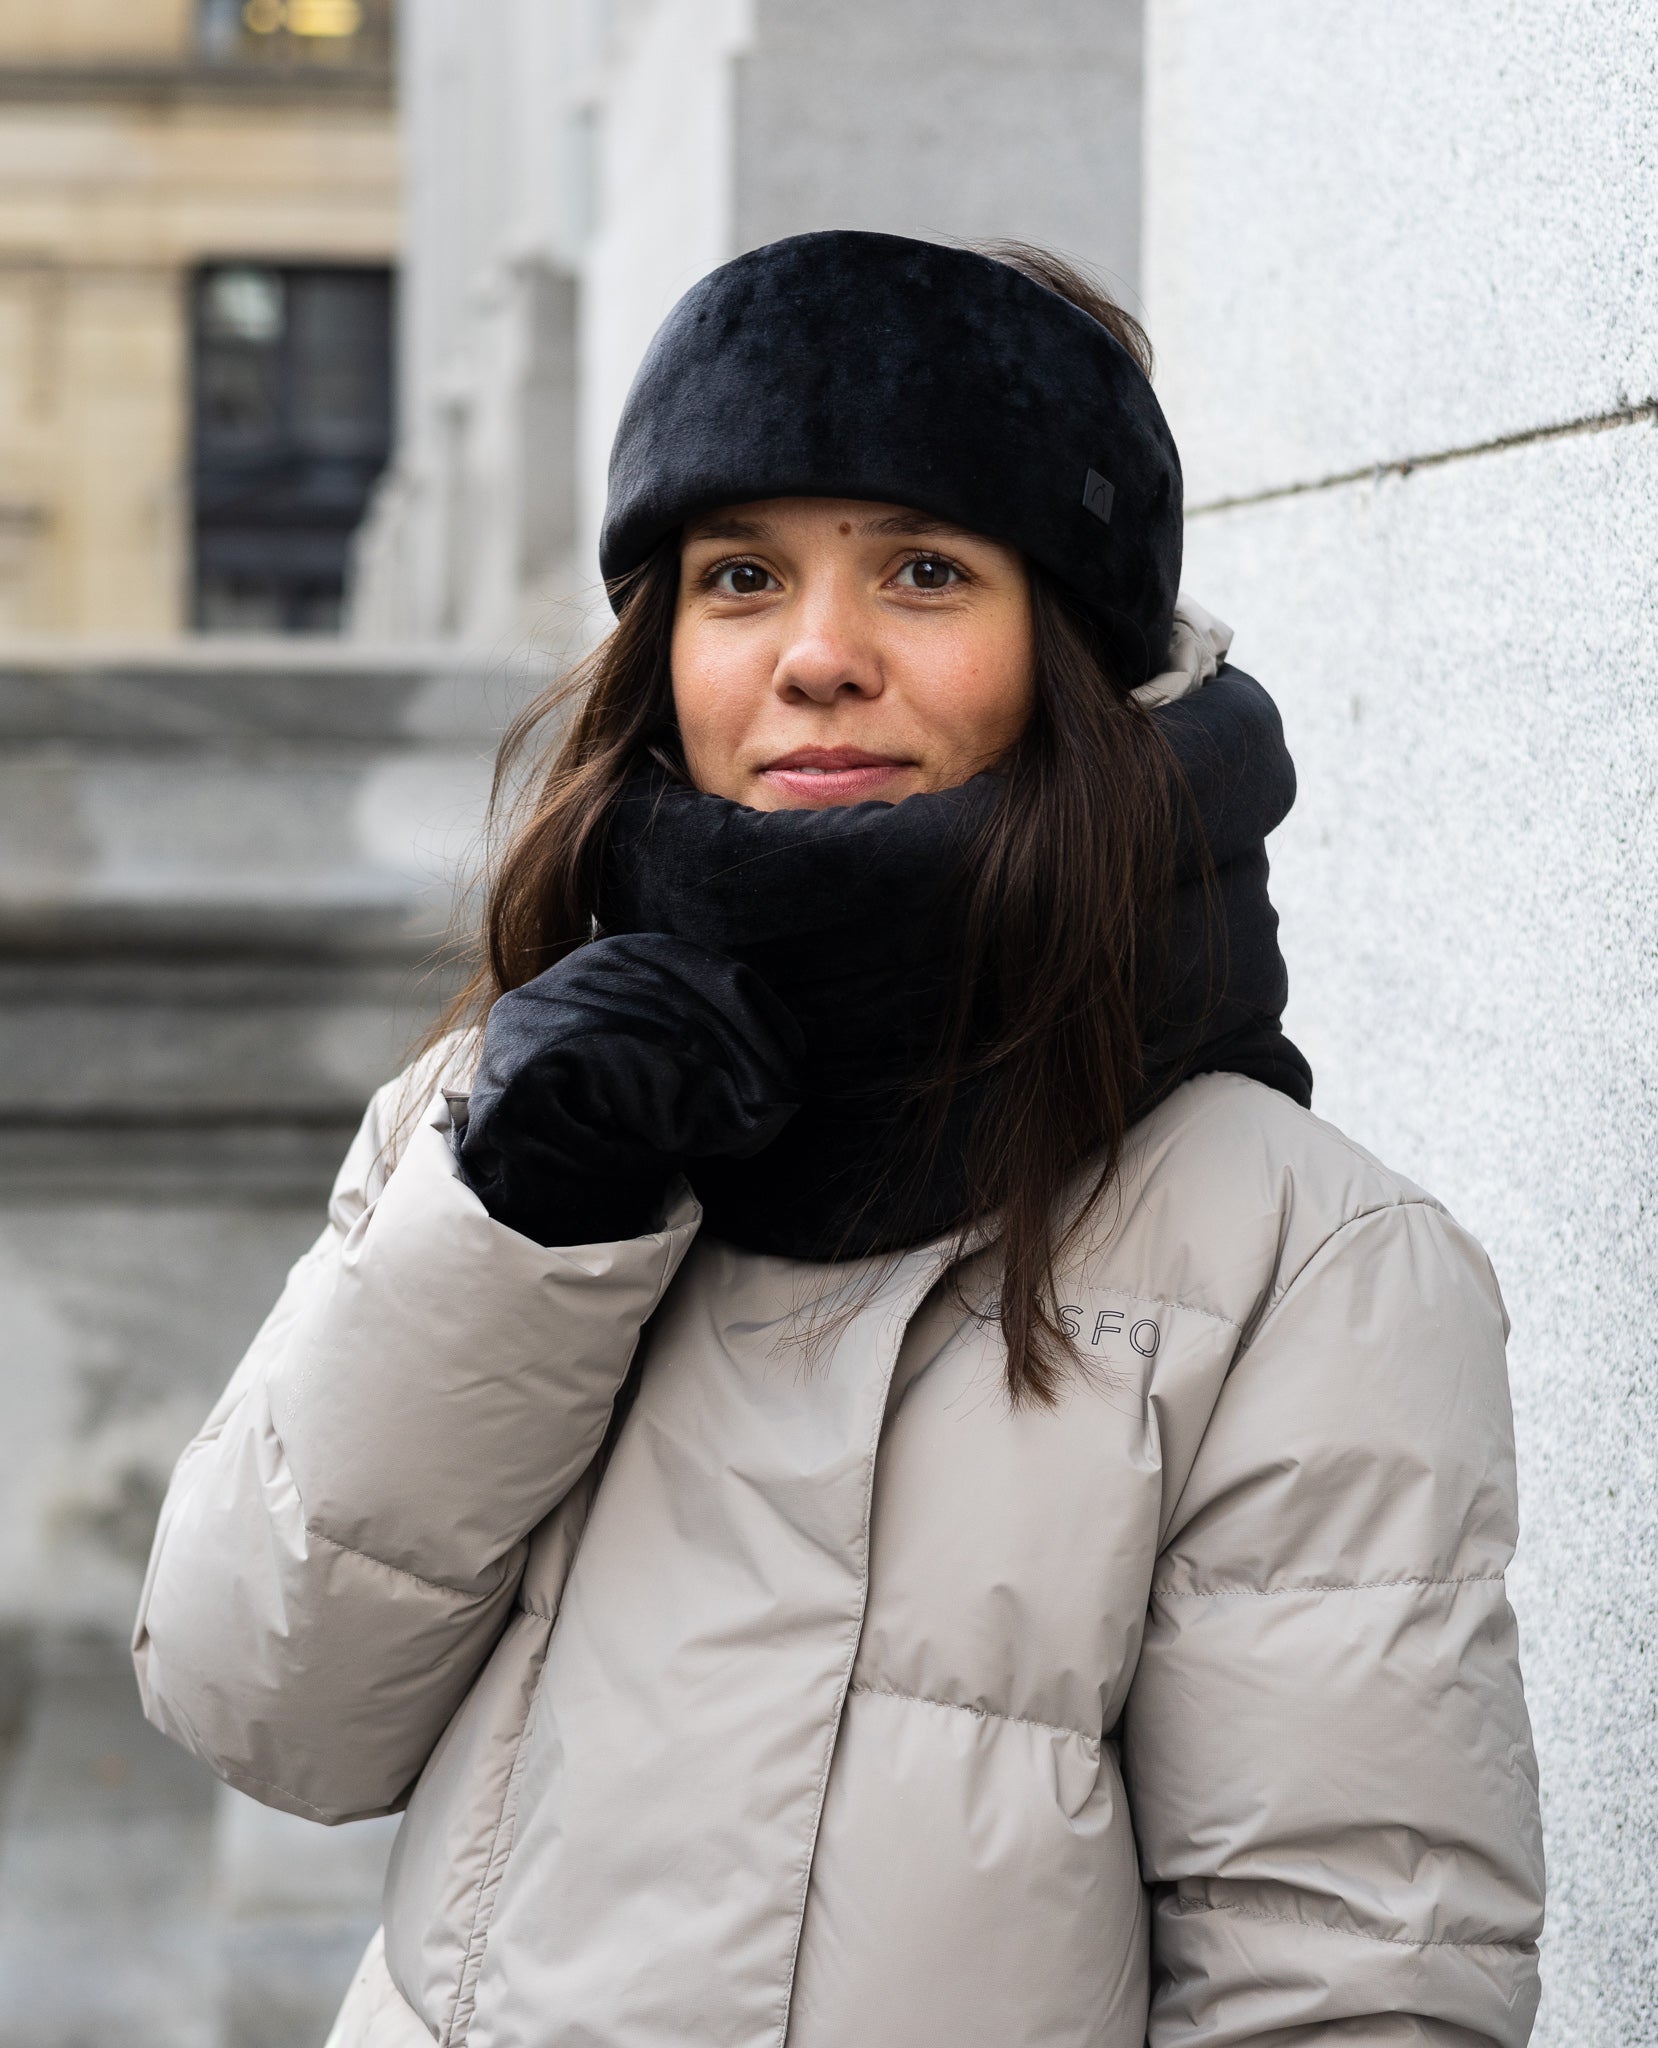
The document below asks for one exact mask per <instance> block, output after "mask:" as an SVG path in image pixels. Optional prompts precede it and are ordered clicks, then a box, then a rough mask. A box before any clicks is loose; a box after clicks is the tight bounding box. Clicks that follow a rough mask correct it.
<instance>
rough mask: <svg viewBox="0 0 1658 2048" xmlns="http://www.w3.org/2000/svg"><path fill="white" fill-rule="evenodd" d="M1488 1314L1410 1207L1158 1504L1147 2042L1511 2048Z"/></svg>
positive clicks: (1355, 1255) (1535, 1843)
mask: <svg viewBox="0 0 1658 2048" xmlns="http://www.w3.org/2000/svg"><path fill="white" fill-rule="evenodd" d="M1505 1335H1506V1319H1505V1317H1504V1315H1503V1310H1502V1305H1501V1301H1500V1299H1499V1297H1498V1294H1497V1290H1496V1283H1495V1280H1494V1279H1493V1278H1492V1275H1491V1271H1490V1267H1489V1265H1488V1263H1487V1261H1486V1259H1485V1257H1484V1254H1483V1253H1482V1252H1481V1250H1480V1248H1479V1246H1478V1245H1477V1244H1476V1243H1475V1242H1474V1240H1473V1239H1472V1238H1471V1237H1469V1236H1468V1234H1467V1233H1466V1232H1465V1231H1463V1230H1461V1229H1460V1228H1459V1227H1458V1226H1457V1225H1456V1224H1455V1223H1454V1222H1453V1221H1452V1220H1451V1219H1450V1218H1449V1217H1448V1216H1446V1215H1445V1214H1444V1212H1443V1211H1442V1210H1440V1209H1438V1208H1437V1207H1435V1206H1434V1205H1432V1204H1431V1203H1429V1202H1427V1201H1425V1200H1409V1201H1402V1202H1399V1203H1397V1204H1394V1205H1391V1206H1385V1207H1382V1208H1379V1209H1377V1210H1374V1211H1372V1212H1370V1213H1367V1214H1364V1215H1361V1216H1358V1217H1355V1218H1354V1219H1352V1220H1351V1221H1349V1222H1348V1223H1346V1224H1345V1225H1344V1226H1343V1227H1341V1228H1340V1229H1338V1230H1336V1231H1334V1232H1333V1233H1332V1234H1331V1235H1330V1236H1328V1237H1327V1238H1326V1239H1325V1240H1324V1242H1323V1243H1322V1245H1321V1246H1320V1248H1319V1249H1318V1250H1317V1251H1316V1252H1315V1253H1314V1254H1313V1255H1312V1257H1310V1258H1309V1259H1308V1260H1307V1261H1306V1262H1305V1264H1304V1265H1303V1266H1302V1267H1301V1269H1300V1270H1299V1272H1297V1273H1296V1274H1295V1275H1294V1277H1293V1278H1292V1279H1291V1280H1290V1282H1289V1284H1288V1285H1287V1286H1285V1287H1284V1288H1283V1290H1282V1292H1281V1294H1280V1295H1279V1296H1278V1298H1277V1299H1276V1300H1275V1301H1274V1302H1271V1303H1269V1304H1268V1306H1267V1308H1266V1311H1265V1313H1264V1314H1263V1316H1262V1317H1261V1319H1260V1321H1259V1323H1258V1326H1257V1328H1256V1330H1255V1332H1254V1334H1253V1336H1252V1337H1251V1338H1250V1339H1249V1340H1248V1341H1247V1342H1246V1344H1245V1345H1244V1347H1243V1348H1242V1350H1241V1352H1240V1355H1239V1356H1238V1357H1237V1359H1236V1360H1235V1362H1234V1364H1233V1367H1232V1370H1231V1372H1230V1374H1229V1376H1228V1379H1227V1382H1226V1384H1225V1387H1224V1389H1223V1391H1222V1393H1221V1395H1220V1398H1219V1400H1218V1402H1217V1404H1216V1406H1215V1409H1214V1412H1213V1415H1212V1417H1211V1420H1210V1423H1209V1426H1208V1428H1207V1431H1206V1433H1205V1436H1204V1438H1203V1441H1202V1443H1201V1446H1200V1448H1199V1451H1198V1454H1197V1456H1196V1459H1195V1462H1194V1463H1193V1465H1192V1468H1191V1470H1190V1474H1189V1476H1188V1478H1187V1480H1186V1482H1185V1484H1184V1486H1183V1487H1182V1488H1181V1490H1180V1492H1179V1496H1178V1498H1177V1500H1176V1501H1175V1503H1174V1504H1173V1509H1172V1513H1171V1515H1170V1519H1169V1526H1168V1528H1167V1531H1166V1534H1165V1540H1164V1542H1163V1546H1162V1550H1161V1555H1160V1559H1159V1563H1158V1568H1157V1571H1156V1575H1155V1580H1154V1585H1153V1592H1152V1599H1151V1607H1150V1614H1149V1617H1148V1623H1147V1634H1146V1637H1145V1643H1144V1648H1143V1652H1142V1655H1141V1659H1140V1662H1139V1666H1138V1669H1137V1672H1136V1675H1135V1679H1134V1683H1133V1686H1132V1689H1131V1694H1130V1698H1129V1702H1128V1706H1127V1710H1126V1717H1125V1725H1124V1731H1123V1734H1124V1761H1125V1768H1126V1773H1127V1779H1128V1787H1129V1795H1130V1801H1131V1805H1132V1809H1133V1813H1134V1819H1135V1826H1136V1831H1137V1835H1138V1839H1139V1843H1140V1849H1141V1856H1142V1864H1143V1871H1144V1875H1145V1878H1146V1881H1147V1883H1148V1885H1149V1886H1150V1887H1151V1890H1152V1901H1153V1936H1152V1939H1153V1948H1154V1964H1155V1971H1154V1982H1155V1985H1156V1989H1155V1992H1154V1999H1153V2006H1152V2014H1151V2021H1150V2027H1149V2036H1148V2038H1149V2042H1150V2044H1151V2048H1187V2044H1196V2043H1199V2042H1201V2043H1203V2044H1204V2048H1245V2044H1248V2048H1266V2044H1268V2043H1271V2044H1272V2048H1288V2044H1290V2043H1295V2044H1298V2048H1299V2044H1301V2043H1306V2044H1307V2048H1313V2044H1323V2043H1324V2042H1335V2041H1341V2042H1351V2043H1363V2044H1365V2048H1383V2044H1388V2048H1392V2044H1395V2043H1405V2042H1410V2043H1419V2044H1427V2043H1432V2044H1434V2048H1453V2044H1455V2048H1493V2044H1495V2048H1521V2044H1523V2043H1524V2042H1525V2041H1526V2040H1527V2039H1528V2037H1529V2035H1530V2031H1531V2023H1532V2018H1533V2015H1534V2012H1535V2009H1536V2003H1537V1950H1536V1942H1537V1937H1538V1934H1539V1931H1540V1928H1541V1922H1542V1881H1543V1870H1542V1847H1541V1831H1540V1825H1539V1819H1538V1802H1537V1775H1536V1766H1535V1763H1534V1760H1533V1754H1532V1745H1531V1735H1530V1729H1529V1725H1528V1722H1527V1716H1526V1709H1525V1702H1524V1698H1523V1696H1522V1692H1521V1686H1520V1673H1519V1664H1518V1656H1517V1644H1516V1632H1515V1625H1514V1618H1513V1615H1512V1613H1511V1612H1510V1609H1509V1605H1508V1600H1507V1597H1506V1594H1505V1592H1504V1586H1503V1572H1504V1568H1505V1566H1506V1565H1507V1563H1508V1561H1509V1558H1510V1556H1511V1554H1512V1551H1513V1547H1514V1539H1515V1520H1516V1516H1515V1491H1514V1452H1513V1440H1512V1423H1511V1417H1510V1410H1509V1399H1508V1383H1507V1378H1506V1372H1505V1366H1504V1357H1503V1344H1504V1338H1505Z"/></svg>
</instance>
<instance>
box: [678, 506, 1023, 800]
mask: <svg viewBox="0 0 1658 2048" xmlns="http://www.w3.org/2000/svg"><path fill="white" fill-rule="evenodd" d="M1034 667H1035V663H1034V658H1033V647H1032V629H1031V601H1030V580H1029V578H1028V576H1027V575H1026V573H1025V565H1024V561H1023V559H1022V557H1021V556H1020V555H1019V553H1018V552H1017V550H1015V549H1013V548H1008V547H1003V546H1002V545H1001V544H1000V542H998V541H993V540H986V539H985V538H984V537H983V536H982V535H981V534H976V533H968V532H966V531H965V530H964V529H963V528H961V527H957V526H951V525H950V524H949V523H948V522H947V521H944V520H939V519H935V518H933V517H932V516H931V515H930V514H928V513H921V512H912V511H908V510H906V509H905V508H904V507H903V506H901V505H873V504H865V503H863V502H861V501H859V500H856V499H840V498H773V499H768V500H766V501H765V502H763V503H758V504H749V505H731V506H727V507H725V508H724V509H723V510H721V511H718V512H712V513H709V514H707V515H706V516H705V517H702V518H699V519H694V520H692V521H691V522H690V523H689V525H687V527H686V529H685V535H684V539H683V542H682V544H681V548H680V565H679V597H678V601H677V606H676V609H675V613H674V632H673V688H674V707H675V710H676V711H677V713H678V715H679V729H680V733H681V736H682V738H683V741H684V746H685V762H686V766H687V767H688V768H689V770H690V773H691V779H692V781H693V782H694V783H695V784H696V785H697V787H698V788H699V789H705V790H709V791H711V792H712V793H713V794H714V795H716V796H723V797H729V798H730V799H731V800H732V801H733V802H734V803H739V804H746V805H748V806H749V807H750V808H751V809H753V810H757V811H782V810H819V809H823V808H825V807H827V806H829V805H831V804H855V803H863V802H864V801H866V800H867V799H868V798H871V797H875V798H879V799H881V800H882V801H884V802H888V803H899V802H901V801H902V800H903V799H904V798H905V797H907V796H914V795H916V794H917V793H918V792H919V791H921V790H931V789H949V788H952V787H954V785H955V784H957V783H960V782H966V781H967V780H968V779H969V777H971V776H973V775H976V774H977V773H978V772H979V770H980V769H981V768H986V767H988V766H989V765H990V764H991V763H992V762H993V761H995V760H996V759H997V758H998V756H999V755H1001V754H1002V753H1003V752H1004V751H1005V750H1006V749H1007V748H1008V747H1009V746H1010V745H1011V744H1012V743H1013V741H1014V740H1016V739H1017V738H1018V737H1019V735H1020V733H1021V732H1022V731H1023V730H1024V728H1025V725H1026V722H1027V721H1028V719H1029V717H1030V713H1031V704H1032V701H1033V695H1034V688H1035V685H1034Z"/></svg>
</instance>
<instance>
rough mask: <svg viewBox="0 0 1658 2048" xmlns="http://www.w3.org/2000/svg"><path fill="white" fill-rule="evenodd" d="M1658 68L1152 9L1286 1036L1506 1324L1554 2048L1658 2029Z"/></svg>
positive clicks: (1159, 319)
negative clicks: (1269, 708) (1453, 1220)
mask: <svg viewBox="0 0 1658 2048" xmlns="http://www.w3.org/2000/svg"><path fill="white" fill-rule="evenodd" d="M1655 76H1658V16H1655V15H1654V13H1653V11H1652V9H1651V8H1650V7H1645V6H1641V5H1639V4H1633V0H1587V4H1569V0H1532V4H1529V5H1518V4H1514V0H1470V4H1468V5H1465V6H1460V7H1445V6H1442V5H1438V4H1435V0H1352V4H1350V5H1347V6H1344V7H1338V8H1332V7H1328V6H1323V5H1319V4H1316V0H1152V5H1151V6H1150V8H1149V11H1148V29H1147V87H1148V99H1147V134H1148V158H1147V182H1148V206H1147V247H1146V265H1147V272H1146V274H1147V298H1148V302H1149V306H1150V313H1151V328H1152V337H1153V340H1154V342H1155V343H1156V344H1157V346H1158V348H1159V351H1160V354H1161V359H1162V366H1163V368H1162V390H1163V396H1164V399H1165V402H1166V403H1167V405H1168V407H1169V411H1170V414H1171V417H1172V419H1173V422H1174V426H1175V431H1176V433H1177V435H1178V437H1179V440H1180V443H1181V447H1182V450H1183V452H1184V455H1185V459H1186V465H1187V489H1188V508H1189V525H1188V533H1187V562H1188V567H1187V577H1186V581H1187V586H1188V588H1189V589H1190V590H1191V591H1192V592H1193V593H1194V595H1196V596H1198V597H1199V598H1201V599H1202V601H1203V602H1204V603H1206V604H1208V605H1210V606H1211V607H1213V608H1215V609H1217V610H1218V611H1220V612H1221V613H1222V614H1223V615H1224V616H1225V617H1226V618H1228V619H1230V620H1231V622H1232V623H1233V625H1234V626H1235V627H1236V629H1237V640H1236V643H1235V645H1234V649H1233V652H1234V656H1235V658H1236V659H1237V661H1238V662H1239V664H1240V665H1241V666H1242V667H1244V668H1245V669H1248V670H1250V671H1252V672H1253V673H1255V674H1257V675H1259V676H1260V677H1261V678H1262V680H1263V681H1264V682H1265V683H1266V684H1267V686H1268V687H1269V688H1270V689H1271V690H1272V691H1273V693H1274V694H1275V696H1276V697H1277V699H1278V701H1279V703H1280V705H1281V707H1282V709H1283V712H1284V719H1285V724H1286V727H1287V729H1288V732H1289V737H1290V742H1291V746H1292V748H1293V750H1294V752H1295V755H1296V759H1297V763H1298V766H1299V770H1300V776H1301V787H1302V794H1301V798H1300V801H1299V804H1298V806H1297V809H1296V811H1295V813H1294V814H1293V816H1292V818H1291V820H1290V822H1289V823H1288V825H1287V826H1286V827H1285V828H1284V830H1283V831H1282V832H1281V833H1280V834H1279V835H1278V837H1277V838H1276V839H1275V841H1274V867H1275V878H1274V893H1275V895H1276V897H1277V900H1278V902H1279V904H1280V906H1281V908H1282V911H1283V917H1284V939H1285V950H1286V952H1287V954H1288V957H1289V961H1290V970H1291V977H1292V1006H1291V1016H1290V1024H1291V1028H1292V1030H1293V1032H1294V1034H1295V1036H1296V1037H1297V1038H1298V1039H1299V1040H1300V1041H1301V1043H1302V1044H1303V1045H1304V1046H1305V1048H1306V1050H1307V1052H1308V1053H1309V1055H1310V1057H1311V1059H1312V1063H1313V1066H1314V1069H1315V1071H1316V1074H1317V1098H1316V1103H1317V1107H1318V1109H1319V1110H1320V1111H1321V1112H1322V1113H1323V1114H1324V1115H1326V1116H1328V1117H1330V1118H1332V1119H1333V1120H1334V1121H1335V1122H1336V1123H1338V1124H1339V1125H1341V1126H1342V1127H1343V1128H1344V1129H1346V1130H1347V1131H1349V1132H1350V1133H1351V1134H1352V1135H1353V1136H1354V1137H1355V1138H1357V1139H1358V1140H1359V1141H1360V1142H1361V1143H1363V1144H1365V1145H1367V1146H1369V1147H1371V1148H1372V1149H1374V1150H1375V1151H1377V1152H1379V1153H1381V1154H1382V1155H1383V1156H1384V1157H1385V1158H1387V1159H1388V1160H1389V1161H1390V1162H1391V1163H1393V1164H1395V1165H1397V1166H1399V1167H1401V1168H1402V1169H1403V1170H1404V1171H1405V1172H1407V1173H1409V1174H1412V1175H1414V1176H1415V1177H1416V1178H1418V1179H1420V1180H1421V1181H1422V1182H1424V1183H1425V1184H1426V1185H1427V1186H1428V1187H1429V1188H1430V1189H1431V1190H1433V1191H1434V1192H1435V1193H1436V1194H1437V1195H1439V1196H1440V1197H1441V1198H1442V1199H1443V1200H1444V1201H1446V1202H1447V1203H1448V1204H1449V1206H1450V1207H1451V1208H1452V1209H1453V1210H1454V1211H1455V1212H1456V1213H1457V1214H1458V1215H1459V1216H1460V1217H1461V1218H1462V1219H1463V1220H1464V1221H1465V1222H1466V1223H1468V1224H1469V1225H1470V1226H1471V1227H1472V1228H1473V1229H1474V1230H1475V1231H1476V1232H1477V1233H1478V1234H1479V1236H1480V1237H1481V1238H1482V1239H1483V1241H1484V1242H1485V1244H1486V1246H1487V1247H1488V1248H1489V1250H1490V1252H1491V1254H1492V1257H1493V1259H1494V1261H1495V1264H1496V1267H1497V1271H1498V1275H1499V1277H1500V1279H1501V1281H1502V1285H1503V1288H1504V1292H1505V1295H1506V1297H1507V1301H1508V1306H1509V1310H1510V1313H1511V1315H1512V1317H1513V1324H1514V1329H1513V1337H1512V1344H1511V1359H1512V1370H1513V1380H1514V1394H1515V1407H1516V1419H1517V1424H1518V1431H1519V1444H1520V1461H1521V1466H1520V1483H1521V1511H1522V1521H1523V1528H1522V1539H1521V1549H1520V1557H1519V1564H1518V1568H1517V1570H1516V1572H1515V1575H1514V1595H1515V1604H1516V1606H1517V1608H1518V1610H1519V1614H1520V1623H1521V1630H1522V1641H1523V1647H1524V1653H1525V1660H1526V1670H1527V1676H1528V1681H1529V1692H1530V1699H1531V1705H1532V1712H1533V1716H1534V1719H1535V1722H1536V1728H1537V1735H1538V1741H1539V1749H1540V1754H1541V1760H1542V1770H1543V1790H1544V1807H1545V1817H1546V1825H1547V1830H1548V1842H1549V1859H1550V1877H1551V1905H1550V1919H1549V1928H1548V1933H1547V1936H1546V1940H1545V1985H1546V1990H1545V2001H1544V2009H1543V2016H1542V2019H1541V2021H1540V2023H1539V2028H1538V2033H1537V2037H1536V2038H1537V2040H1538V2041H1539V2042H1540V2043H1546V2044H1548V2048H1624V2044H1627V2043H1629V2042H1632V2041H1636V2040H1644V2039H1647V2038H1650V2036H1651V2032H1652V2026H1653V2009H1652V2003H1651V1995H1652V1994H1651V1982H1652V1979H1651V1957H1652V1931H1651V1930H1652V1902H1653V1896H1654V1890H1655V1886H1658V1847H1655V1844H1658V1767H1655V1766H1658V1755H1655V1752H1654V1746H1653V1728H1654V1725H1655V1719H1658V1716H1655V1708H1658V1635H1655V1634H1654V1631H1653V1628H1652V1621H1651V1599H1652V1596H1651V1590H1650V1589H1651V1587H1652V1585H1653V1583H1654V1581H1655V1578H1658V1494H1655V1490H1654V1477H1655V1473H1654V1450H1653V1446H1654V1443H1655V1442H1658V1316H1655V1313H1654V1312H1655V1309H1658V1292H1655V1283H1654V1248H1653V1219H1654V1216H1655V1215H1658V1056H1655V1052H1654V1044H1655V1035H1654V1018H1655V1017H1658V824H1655V815H1658V814H1655V810H1654V796H1655V794H1658V697H1655V695H1654V691H1653V687H1652V676H1653V672H1654V668H1655V666H1658V603H1655V601H1654V592H1655V589H1658V584H1655V581H1654V571H1653V563H1654V559H1655V557H1658V430H1655V423H1658V402H1655V401H1658V328H1655V326H1654V322H1653V318H1652V314H1653V306H1654V296H1653V281H1654V277H1655V275H1658V155H1655V153H1654V151H1653V148H1652V142H1651V136H1652V130H1653V122H1654V115H1655V112H1658V101H1655V99H1654V89H1653V80H1654V77H1655Z"/></svg>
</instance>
